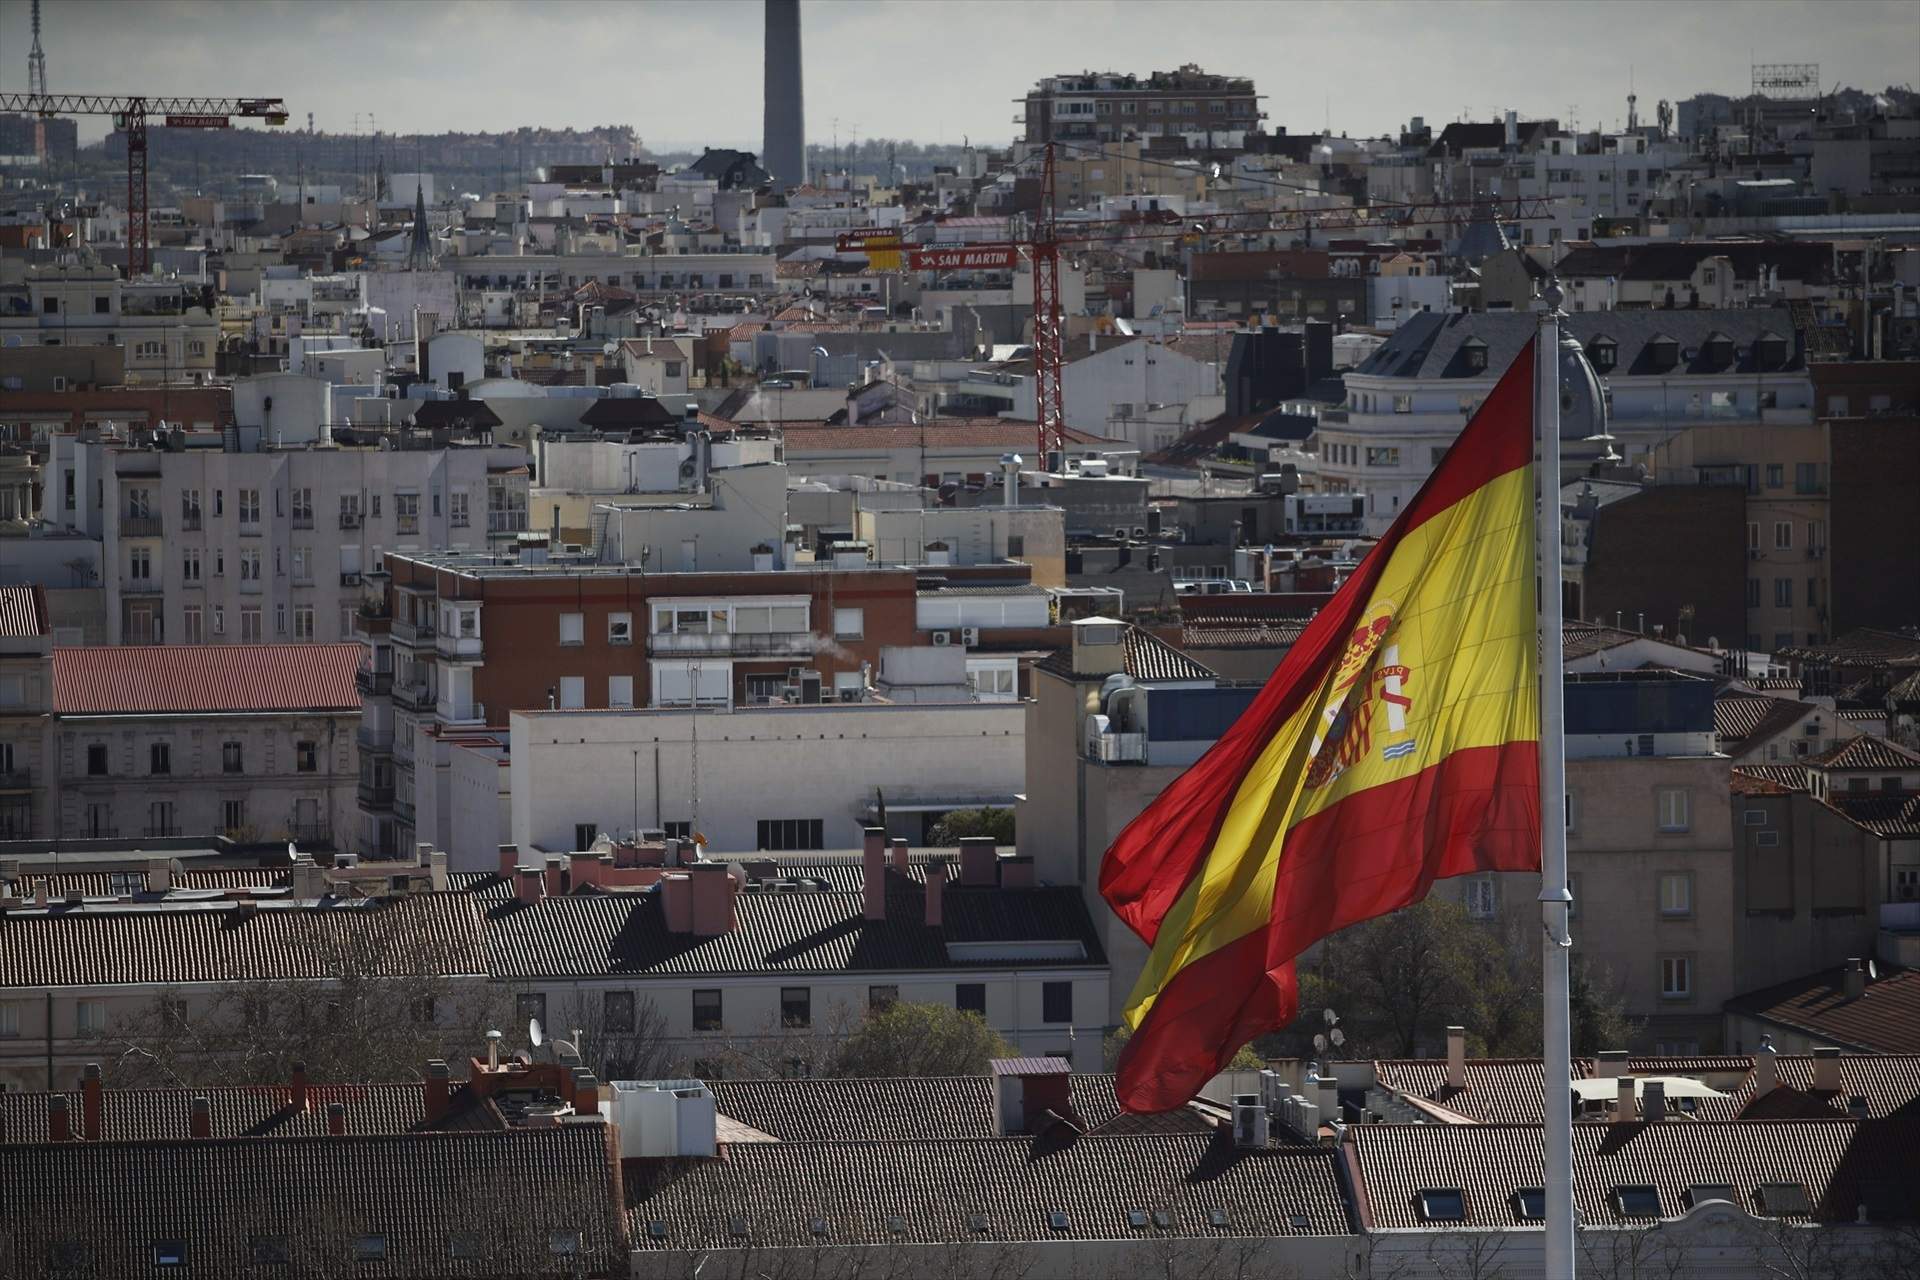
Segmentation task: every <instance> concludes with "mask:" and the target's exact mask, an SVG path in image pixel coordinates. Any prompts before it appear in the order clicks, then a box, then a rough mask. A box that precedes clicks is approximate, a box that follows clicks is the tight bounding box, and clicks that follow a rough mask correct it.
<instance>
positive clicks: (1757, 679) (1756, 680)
mask: <svg viewBox="0 0 1920 1280" xmlns="http://www.w3.org/2000/svg"><path fill="white" fill-rule="evenodd" d="M1740 683H1741V684H1744V685H1746V686H1747V688H1749V689H1762V690H1766V689H1772V690H1777V691H1779V692H1781V693H1798V692H1800V685H1801V680H1800V677H1799V676H1748V677H1744V678H1743V679H1742V680H1741V681H1740Z"/></svg>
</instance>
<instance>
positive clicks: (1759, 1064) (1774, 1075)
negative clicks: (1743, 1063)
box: [1753, 1036, 1780, 1098]
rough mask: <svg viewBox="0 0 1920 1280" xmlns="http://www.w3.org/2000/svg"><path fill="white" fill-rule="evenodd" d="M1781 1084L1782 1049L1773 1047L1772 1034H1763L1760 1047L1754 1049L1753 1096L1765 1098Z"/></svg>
mask: <svg viewBox="0 0 1920 1280" xmlns="http://www.w3.org/2000/svg"><path fill="white" fill-rule="evenodd" d="M1779 1084H1780V1051H1779V1050H1778V1049H1776V1048H1774V1047H1773V1037H1772V1036H1761V1037H1760V1047H1759V1048H1758V1049H1755V1050H1754V1051H1753V1096H1754V1097H1756V1098H1763V1097H1765V1096H1766V1095H1767V1094H1769V1093H1772V1092H1773V1091H1774V1089H1775V1088H1777V1087H1778V1086H1779Z"/></svg>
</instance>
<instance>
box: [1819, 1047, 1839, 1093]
mask: <svg viewBox="0 0 1920 1280" xmlns="http://www.w3.org/2000/svg"><path fill="white" fill-rule="evenodd" d="M1813 1088H1814V1091H1815V1092H1816V1093H1838V1092H1840V1050H1838V1049H1835V1048H1831V1047H1827V1046H1820V1047H1817V1048H1815V1049H1814V1051H1813Z"/></svg>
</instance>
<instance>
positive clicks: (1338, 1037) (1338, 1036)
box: [1327, 1027, 1347, 1049]
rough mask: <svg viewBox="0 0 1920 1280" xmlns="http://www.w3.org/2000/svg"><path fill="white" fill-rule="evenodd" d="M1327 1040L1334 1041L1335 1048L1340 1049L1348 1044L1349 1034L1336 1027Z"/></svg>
mask: <svg viewBox="0 0 1920 1280" xmlns="http://www.w3.org/2000/svg"><path fill="white" fill-rule="evenodd" d="M1327 1039H1329V1040H1331V1041H1333V1047H1334V1048H1336V1049H1338V1048H1339V1047H1340V1046H1341V1045H1343V1044H1345V1043H1346V1042H1347V1033H1346V1032H1344V1031H1342V1030H1341V1029H1340V1028H1338V1027H1335V1028H1334V1029H1333V1030H1332V1031H1330V1032H1329V1033H1328V1034H1327Z"/></svg>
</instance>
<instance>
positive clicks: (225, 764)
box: [220, 742, 244, 773]
mask: <svg viewBox="0 0 1920 1280" xmlns="http://www.w3.org/2000/svg"><path fill="white" fill-rule="evenodd" d="M220 772H222V773H241V772H244V770H243V769H242V767H241V762H240V744H239V743H237V742H223V743H221V744H220Z"/></svg>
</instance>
